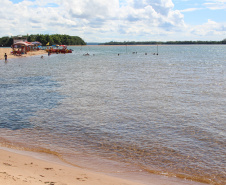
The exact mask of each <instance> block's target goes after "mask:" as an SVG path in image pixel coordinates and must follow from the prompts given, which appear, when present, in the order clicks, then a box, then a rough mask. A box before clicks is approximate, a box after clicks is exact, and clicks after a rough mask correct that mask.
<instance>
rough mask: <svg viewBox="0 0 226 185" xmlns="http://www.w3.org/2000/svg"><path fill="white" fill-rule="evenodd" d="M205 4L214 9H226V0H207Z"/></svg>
mask: <svg viewBox="0 0 226 185" xmlns="http://www.w3.org/2000/svg"><path fill="white" fill-rule="evenodd" d="M204 5H205V6H206V7H207V8H209V9H212V10H219V9H226V0H206V3H204Z"/></svg>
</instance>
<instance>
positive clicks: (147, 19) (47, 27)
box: [0, 0, 226, 42]
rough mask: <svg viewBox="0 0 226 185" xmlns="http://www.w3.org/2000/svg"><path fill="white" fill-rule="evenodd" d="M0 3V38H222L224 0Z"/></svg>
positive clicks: (18, 0) (14, 0)
mask: <svg viewBox="0 0 226 185" xmlns="http://www.w3.org/2000/svg"><path fill="white" fill-rule="evenodd" d="M0 4H1V8H0V37H3V36H16V35H27V34H29V35H31V34H67V35H71V36H79V37H81V38H83V39H84V40H85V42H109V41H184V40H193V41H196V40H206V41H221V40H223V39H225V38H226V0H0Z"/></svg>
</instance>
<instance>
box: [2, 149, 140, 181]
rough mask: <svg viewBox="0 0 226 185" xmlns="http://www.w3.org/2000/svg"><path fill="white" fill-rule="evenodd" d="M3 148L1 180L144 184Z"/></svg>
mask: <svg viewBox="0 0 226 185" xmlns="http://www.w3.org/2000/svg"><path fill="white" fill-rule="evenodd" d="M31 155H32V154H29V155H26V154H23V153H21V151H13V150H11V149H6V150H5V149H4V148H1V149H0V184H10V185H26V184H27V185H43V184H46V185H75V184H76V185H81V184H82V185H142V184H140V183H137V182H132V181H128V180H124V179H120V178H116V177H111V176H107V175H105V174H99V173H95V172H90V171H88V170H85V169H81V168H76V167H74V166H71V165H68V164H66V163H63V162H60V161H57V160H56V161H48V160H47V159H45V158H44V157H40V156H31Z"/></svg>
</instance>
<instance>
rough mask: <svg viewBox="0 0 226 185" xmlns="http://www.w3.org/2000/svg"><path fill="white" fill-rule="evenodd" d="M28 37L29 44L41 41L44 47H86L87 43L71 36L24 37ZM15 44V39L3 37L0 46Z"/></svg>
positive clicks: (39, 35) (38, 35)
mask: <svg viewBox="0 0 226 185" xmlns="http://www.w3.org/2000/svg"><path fill="white" fill-rule="evenodd" d="M23 37H27V41H28V42H34V41H39V42H41V43H42V45H43V46H45V45H46V44H48V43H49V45H50V46H51V45H53V44H60V45H61V44H62V45H86V43H85V41H84V40H83V39H82V38H80V37H78V36H69V35H60V34H53V35H47V34H46V35H42V34H37V35H28V36H23ZM12 44H13V37H2V38H0V46H3V47H10V46H11V45H12Z"/></svg>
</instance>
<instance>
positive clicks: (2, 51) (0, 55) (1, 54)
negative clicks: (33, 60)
mask: <svg viewBox="0 0 226 185" xmlns="http://www.w3.org/2000/svg"><path fill="white" fill-rule="evenodd" d="M11 51H12V48H0V60H5V58H4V55H5V53H6V54H7V57H8V59H10V58H20V57H28V56H33V55H42V54H46V53H47V52H46V51H45V50H39V51H30V52H28V53H27V54H23V55H21V56H16V55H12V54H11Z"/></svg>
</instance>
